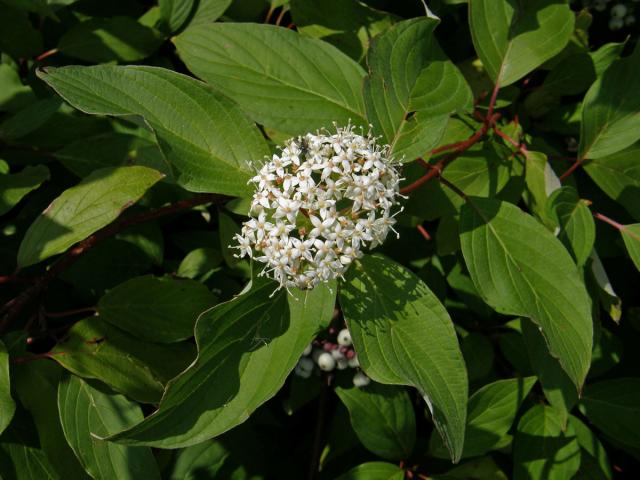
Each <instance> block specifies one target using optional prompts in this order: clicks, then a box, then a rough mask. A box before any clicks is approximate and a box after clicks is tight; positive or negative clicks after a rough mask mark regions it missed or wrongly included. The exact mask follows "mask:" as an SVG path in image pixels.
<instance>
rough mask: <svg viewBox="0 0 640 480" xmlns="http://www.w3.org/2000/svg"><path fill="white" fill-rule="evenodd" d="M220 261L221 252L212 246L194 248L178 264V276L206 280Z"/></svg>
mask: <svg viewBox="0 0 640 480" xmlns="http://www.w3.org/2000/svg"><path fill="white" fill-rule="evenodd" d="M221 263H222V253H220V251H219V250H215V249H213V248H206V247H202V248H196V249H195V250H192V251H190V252H189V253H188V254H187V256H186V257H184V259H182V262H180V265H179V266H178V273H177V275H178V276H179V277H184V278H193V279H199V280H200V281H202V282H204V281H206V280H207V279H208V278H209V277H210V276H211V274H212V273H213V272H214V271H215V270H216V268H217V267H218V265H220V264H221Z"/></svg>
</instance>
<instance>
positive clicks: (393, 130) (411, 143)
mask: <svg viewBox="0 0 640 480" xmlns="http://www.w3.org/2000/svg"><path fill="white" fill-rule="evenodd" d="M437 23H438V22H437V21H436V20H434V19H431V18H417V19H413V20H406V21H404V22H401V23H398V24H396V25H394V26H393V27H391V28H390V29H389V30H388V31H386V32H385V33H383V34H382V35H380V36H379V37H377V38H376V39H375V41H374V42H373V45H372V47H371V50H370V51H369V54H368V55H367V64H368V66H369V76H368V77H367V78H366V80H365V85H364V98H365V106H366V110H367V117H368V119H369V121H370V122H371V123H372V124H373V127H374V131H375V132H376V133H379V134H382V135H383V139H384V141H385V143H388V144H389V145H391V148H392V154H393V155H394V156H396V158H398V159H402V158H403V157H404V160H405V161H411V160H413V159H415V158H416V157H418V156H422V155H425V154H426V152H428V151H429V150H430V149H431V148H433V147H434V146H436V145H437V143H438V142H439V141H440V139H441V138H442V135H443V134H444V131H445V129H446V127H447V123H448V121H449V116H450V115H451V114H452V113H455V112H458V111H463V110H470V109H471V107H472V102H473V96H472V93H471V89H470V88H469V85H467V82H466V81H465V79H464V77H463V76H462V74H461V73H460V72H459V71H458V69H457V68H456V67H455V65H454V64H453V63H451V62H450V61H449V60H448V59H447V57H446V56H445V55H444V53H443V52H442V50H441V49H440V46H439V45H438V42H437V40H436V38H435V36H434V35H433V30H434V29H435V27H436V25H437Z"/></svg>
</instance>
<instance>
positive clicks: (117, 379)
mask: <svg viewBox="0 0 640 480" xmlns="http://www.w3.org/2000/svg"><path fill="white" fill-rule="evenodd" d="M193 354H194V351H193V347H192V346H191V345H190V344H185V343H181V344H175V345H157V344H153V343H146V342H141V341H140V340H138V339H137V338H134V337H132V336H130V335H128V334H126V333H125V332H123V331H121V330H119V329H117V328H116V327H113V326H112V325H110V324H108V323H106V322H104V321H102V320H101V319H100V318H97V317H93V318H87V319H85V320H81V321H80V322H78V323H76V324H75V325H74V326H73V327H72V328H71V330H69V333H68V334H67V336H66V337H65V339H64V340H63V341H61V342H60V343H58V344H57V345H56V346H55V347H54V348H53V349H52V350H51V351H50V352H49V353H48V354H47V356H49V357H50V358H52V359H53V360H55V361H56V362H58V363H59V364H60V365H62V366H63V367H64V368H66V369H67V370H69V371H70V372H73V373H74V374H76V375H78V376H80V377H83V378H89V379H97V380H100V381H102V382H104V383H106V384H107V385H109V386H110V387H111V388H113V389H114V390H116V391H118V392H120V393H123V394H125V395H127V396H128V397H130V398H132V399H134V400H136V401H138V402H143V403H156V402H158V400H159V399H160V397H161V396H162V392H163V390H164V385H165V384H166V383H167V382H168V381H169V380H170V379H171V378H173V377H174V376H175V375H177V374H178V373H180V372H181V371H182V370H183V369H184V368H185V367H186V366H187V365H188V364H189V363H190V362H191V360H192V359H193ZM167 358H170V359H171V361H170V362H167Z"/></svg>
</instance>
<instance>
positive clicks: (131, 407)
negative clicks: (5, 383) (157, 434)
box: [58, 375, 160, 480]
mask: <svg viewBox="0 0 640 480" xmlns="http://www.w3.org/2000/svg"><path fill="white" fill-rule="evenodd" d="M58 408H59V409H60V420H61V422H62V429H63V431H64V435H65V437H66V439H67V441H68V442H69V445H70V446H71V448H72V449H73V451H74V452H75V454H76V457H78V460H80V462H81V463H82V465H83V466H84V468H85V470H86V471H87V472H88V473H89V475H91V476H92V477H93V478H95V479H96V480H102V479H107V478H113V479H116V478H117V479H118V480H120V479H131V480H134V479H142V478H144V479H150V480H154V479H158V480H159V479H160V472H159V470H158V466H157V465H156V461H155V458H154V457H153V454H152V453H151V449H149V448H146V447H126V446H124V445H118V444H116V443H111V442H107V441H105V440H99V439H98V438H96V437H95V436H94V435H98V436H106V435H108V434H109V433H112V432H116V431H119V430H122V429H124V428H127V427H128V426H130V425H132V424H134V423H136V422H139V421H140V420H142V411H141V410H140V407H139V406H138V405H137V404H135V403H134V402H132V401H130V400H127V399H126V398H125V397H123V396H122V395H118V394H115V393H113V392H111V391H109V390H108V389H107V388H106V387H104V386H103V385H100V384H90V383H88V382H86V381H85V380H82V379H81V378H78V377H76V376H75V375H67V376H66V377H65V378H63V379H62V380H61V381H60V386H59V387H58Z"/></svg>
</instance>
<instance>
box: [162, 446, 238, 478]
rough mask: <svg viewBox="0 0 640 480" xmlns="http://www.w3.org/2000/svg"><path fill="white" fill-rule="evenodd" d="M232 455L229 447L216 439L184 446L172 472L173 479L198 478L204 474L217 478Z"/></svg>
mask: <svg viewBox="0 0 640 480" xmlns="http://www.w3.org/2000/svg"><path fill="white" fill-rule="evenodd" d="M230 456H231V452H229V449H228V448H225V446H224V445H223V444H222V443H221V442H219V441H215V440H209V441H206V442H202V443H198V444H196V445H192V446H191V447H187V448H183V449H182V450H180V451H179V453H178V454H177V456H176V463H175V466H174V467H173V471H172V472H171V477H170V478H171V480H198V479H199V478H201V477H202V476H203V475H208V478H215V475H216V474H218V475H219V474H220V469H221V468H222V466H223V465H224V463H225V461H226V460H227V459H228V458H229V457H230Z"/></svg>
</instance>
